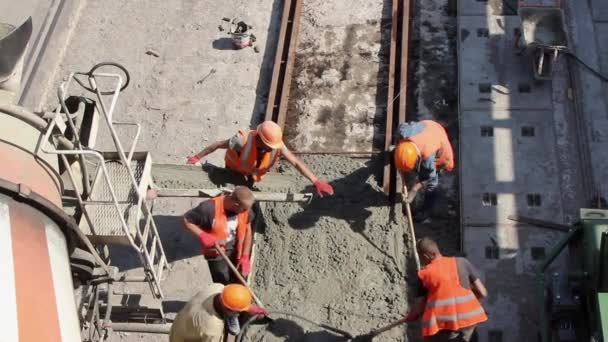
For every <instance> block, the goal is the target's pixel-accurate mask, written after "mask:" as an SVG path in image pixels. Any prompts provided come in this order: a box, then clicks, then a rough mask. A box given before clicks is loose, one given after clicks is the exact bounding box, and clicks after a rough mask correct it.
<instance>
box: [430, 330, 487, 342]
mask: <svg viewBox="0 0 608 342" xmlns="http://www.w3.org/2000/svg"><path fill="white" fill-rule="evenodd" d="M474 332H475V326H472V327H468V328H463V329H460V330H457V331H451V330H441V331H439V332H438V333H437V334H435V335H433V336H429V337H426V338H425V339H424V342H469V341H471V339H472V338H473V333H474Z"/></svg>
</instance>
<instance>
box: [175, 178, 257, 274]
mask: <svg viewBox="0 0 608 342" xmlns="http://www.w3.org/2000/svg"><path fill="white" fill-rule="evenodd" d="M254 202H255V198H254V196H253V193H252V192H251V190H249V188H247V187H245V186H237V187H236V188H235V189H234V191H233V192H232V193H231V194H226V195H220V196H217V197H214V198H211V199H209V200H206V201H203V202H201V203H200V204H199V205H198V206H196V207H194V208H193V209H191V210H189V211H188V212H187V213H186V214H185V215H184V217H183V219H182V220H183V224H184V227H185V228H186V229H187V230H188V231H189V232H191V233H192V234H194V235H195V236H197V237H198V239H199V241H200V243H201V246H202V248H201V252H202V253H203V254H204V255H205V258H206V259H207V264H208V265H209V271H211V278H213V282H215V283H221V284H228V283H231V282H233V280H234V279H233V277H232V274H231V273H230V269H229V267H228V264H227V263H226V261H225V260H224V259H223V258H222V257H221V255H220V254H219V253H218V252H217V250H216V249H215V245H216V244H218V245H219V246H220V248H222V249H223V250H224V251H225V253H226V255H228V257H230V258H231V259H232V262H233V263H235V264H236V265H237V268H238V269H239V271H240V272H241V274H242V275H243V276H244V277H247V275H249V272H250V270H251V261H250V259H249V256H250V255H251V243H252V231H251V222H252V221H253V219H254V213H253V211H252V210H251V208H252V206H253V204H254Z"/></svg>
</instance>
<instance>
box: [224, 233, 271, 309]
mask: <svg viewBox="0 0 608 342" xmlns="http://www.w3.org/2000/svg"><path fill="white" fill-rule="evenodd" d="M214 247H215V250H216V251H217V252H218V253H219V254H220V256H221V257H222V259H224V261H226V263H227V264H228V267H229V268H230V269H231V270H232V272H233V273H234V275H235V276H236V278H237V279H238V280H239V281H240V282H241V284H243V286H245V287H246V288H247V289H249V292H251V296H252V297H253V300H254V301H255V303H256V304H257V305H258V306H259V307H262V308H263V307H264V304H262V301H260V299H259V298H258V296H256V295H255V292H253V290H252V289H251V287H249V284H247V281H245V278H243V276H242V275H241V272H239V270H237V269H236V267H235V266H234V264H233V263H232V261H231V260H230V258H228V256H227V255H226V253H224V251H223V250H222V248H221V247H220V245H218V243H217V242H216V243H215V245H214Z"/></svg>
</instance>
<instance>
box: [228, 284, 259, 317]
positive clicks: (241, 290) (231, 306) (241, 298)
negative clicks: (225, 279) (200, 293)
mask: <svg viewBox="0 0 608 342" xmlns="http://www.w3.org/2000/svg"><path fill="white" fill-rule="evenodd" d="M221 299H222V304H223V305H224V307H225V308H226V309H228V310H230V311H235V312H241V311H247V309H249V307H250V306H251V300H252V296H251V292H250V291H249V289H248V288H246V287H245V286H243V285H239V284H230V285H226V286H225V287H224V290H222V294H221Z"/></svg>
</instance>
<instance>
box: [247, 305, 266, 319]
mask: <svg viewBox="0 0 608 342" xmlns="http://www.w3.org/2000/svg"><path fill="white" fill-rule="evenodd" d="M247 313H248V314H250V315H254V316H258V315H259V316H268V311H266V309H264V308H261V307H259V306H257V305H252V306H251V307H250V308H249V310H247Z"/></svg>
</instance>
